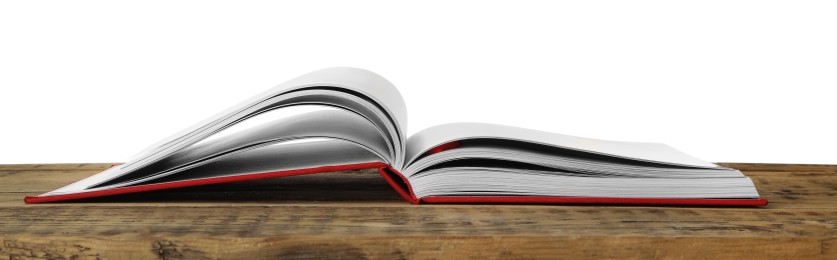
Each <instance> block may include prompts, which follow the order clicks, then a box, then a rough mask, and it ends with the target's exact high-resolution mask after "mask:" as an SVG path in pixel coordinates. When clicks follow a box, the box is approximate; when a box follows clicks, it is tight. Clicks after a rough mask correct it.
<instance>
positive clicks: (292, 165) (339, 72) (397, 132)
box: [25, 68, 406, 203]
mask: <svg viewBox="0 0 837 260" xmlns="http://www.w3.org/2000/svg"><path fill="white" fill-rule="evenodd" d="M300 107H305V108H308V109H303V110H298V109H297V108H300ZM283 111H284V112H287V111H291V112H297V113H296V114H290V115H289V114H287V113H285V114H282V115H280V116H279V117H276V116H275V115H274V117H275V118H272V117H270V116H268V115H270V114H271V113H276V112H283ZM265 118H268V119H269V120H267V121H265V120H264V119H265ZM253 121H256V122H257V123H258V124H249V125H248V122H253ZM262 121H264V122H262ZM404 122H406V109H405V105H404V101H403V99H402V98H401V96H400V94H399V93H398V91H397V90H396V89H395V87H394V86H392V85H391V84H390V83H389V82H388V81H386V80H385V79H383V78H382V77H380V76H378V75H377V74H374V73H372V72H369V71H365V70H361V69H353V68H331V69H325V70H320V71H315V72H312V73H309V74H306V75H303V76H301V77H299V78H296V79H293V80H291V81H288V82H286V83H284V84H282V85H279V86H277V87H274V88H273V89H271V90H269V91H266V92H264V93H262V94H259V95H257V96H255V97H253V98H251V99H249V100H247V101H245V102H242V103H240V104H239V105H236V106H234V107H231V108H229V109H227V110H225V111H223V112H221V113H219V114H217V115H215V116H213V117H210V118H208V119H206V120H203V121H202V122H200V123H198V124H195V125H193V126H192V127H189V128H187V129H185V130H183V131H181V132H179V133H177V134H174V135H172V136H170V137H168V138H166V139H164V140H162V141H160V142H159V143H157V144H155V145H152V146H151V147H149V148H147V149H146V150H144V151H142V152H141V153H140V154H138V155H136V156H134V158H132V159H130V160H128V161H127V162H126V163H125V164H121V165H115V166H114V167H111V168H110V169H107V170H105V171H103V172H101V173H98V174H95V175H93V176H90V177H88V178H85V179H82V180H80V181H77V182H74V183H72V184H69V185H67V186H64V187H61V188H58V189H56V190H53V191H50V192H47V193H44V194H41V195H37V196H30V197H27V198H26V199H25V201H26V202H27V203H41V202H54V201H64V200H72V199H81V198H91V197H99V196H107V195H115V194H124V193H133V192H140V191H149V190H159V189H168V188H177V187H188V186H196V185H205V184H212V183H222V182H231V181H243V180H253V179H263V178H274V177H282V176H291V175H301V174H311V173H319V172H330V171H341V170H356V169H366V168H380V167H385V166H390V165H400V164H402V163H403V160H404V158H403V156H402V155H403V154H404V152H403V151H404V143H405V137H404V133H405V130H404V128H405V127H406V124H405V123H404ZM242 125H246V126H247V127H243V128H242V127H238V128H237V127H236V126H242ZM251 125H252V126H251ZM161 127H162V126H161Z"/></svg>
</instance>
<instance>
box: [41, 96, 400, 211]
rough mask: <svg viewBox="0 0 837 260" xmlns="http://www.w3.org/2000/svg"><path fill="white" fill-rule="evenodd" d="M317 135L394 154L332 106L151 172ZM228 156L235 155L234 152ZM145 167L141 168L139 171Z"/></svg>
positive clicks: (195, 151) (199, 148)
mask: <svg viewBox="0 0 837 260" xmlns="http://www.w3.org/2000/svg"><path fill="white" fill-rule="evenodd" d="M317 137H326V138H335V139H343V140H347V141H351V142H354V143H357V144H358V145H359V146H365V147H366V148H368V149H369V150H370V151H374V152H375V153H376V154H379V157H381V159H380V160H382V161H384V162H387V163H389V162H390V161H391V160H392V157H393V156H394V155H393V153H394V151H393V150H392V148H391V147H388V145H389V142H388V141H387V140H385V139H384V137H383V134H382V133H381V132H380V130H378V129H377V128H376V127H375V126H374V125H373V124H372V123H371V122H369V121H368V120H367V119H365V118H363V117H362V116H360V115H357V114H355V113H352V112H349V111H345V110H340V109H328V110H322V111H315V112H308V113H303V114H300V115H296V116H292V117H287V118H283V119H280V120H276V121H273V122H269V123H266V124H264V125H261V126H257V127H254V128H251V129H248V130H245V131H241V132H239V133H235V134H233V135H230V136H227V137H225V138H221V139H217V140H212V141H210V142H206V143H201V144H198V145H195V146H191V147H187V148H184V149H182V150H180V151H178V152H176V153H174V154H171V155H170V157H167V158H166V159H165V160H162V161H159V162H157V163H156V164H150V165H148V166H147V167H155V170H154V171H152V172H151V173H150V174H155V176H154V178H159V177H163V176H166V175H169V174H173V173H176V172H177V171H169V170H170V169H175V168H177V167H181V166H184V165H189V166H190V167H194V166H197V165H190V164H191V163H193V162H195V161H198V160H201V159H206V158H212V157H213V156H215V155H217V154H221V153H227V152H229V151H234V150H236V149H238V148H242V147H248V146H251V145H254V144H265V145H266V144H269V143H270V142H277V141H284V140H294V139H300V138H317ZM227 155H228V156H229V155H233V154H232V153H230V154H227ZM216 159H220V158H212V159H211V160H206V161H203V162H202V163H209V162H211V161H213V160H216ZM187 168H188V167H187ZM143 169H144V168H140V169H138V170H143ZM179 170H183V169H179ZM103 173H104V172H103ZM109 177H112V176H109V175H105V174H101V173H100V174H97V175H94V176H91V177H88V178H85V179H83V180H81V181H78V182H75V183H73V184H70V185H67V186H65V187H62V188H60V189H57V190H55V191H52V192H50V193H49V195H53V194H62V193H70V192H78V191H82V190H85V189H87V188H88V187H90V186H93V185H97V184H99V183H103V182H105V181H107V180H110V179H113V178H109ZM105 178H107V179H105ZM147 179H150V178H144V179H139V180H136V181H131V182H128V183H127V184H128V185H130V184H135V183H138V182H141V181H145V180H147ZM116 186H122V185H110V187H116Z"/></svg>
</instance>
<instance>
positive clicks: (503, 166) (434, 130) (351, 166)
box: [26, 68, 767, 206]
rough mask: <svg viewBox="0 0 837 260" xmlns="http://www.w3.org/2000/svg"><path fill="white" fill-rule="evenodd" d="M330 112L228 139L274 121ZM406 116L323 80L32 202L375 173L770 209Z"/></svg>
mask: <svg viewBox="0 0 837 260" xmlns="http://www.w3.org/2000/svg"><path fill="white" fill-rule="evenodd" d="M294 106H320V107H322V108H323V109H320V110H315V111H308V112H304V113H299V114H296V115H292V116H288V117H283V118H280V119H276V120H273V121H268V122H266V123H263V124H260V125H256V126H253V127H250V128H246V129H243V130H239V131H237V132H233V133H225V132H224V131H223V130H225V129H228V130H229V128H230V127H233V126H234V125H236V124H239V123H242V122H246V121H247V120H248V119H252V118H254V117H256V116H257V115H260V114H264V113H266V112H268V111H275V110H287V109H291V107H294ZM406 123H407V109H406V106H405V104H404V100H403V99H402V97H401V94H400V93H399V92H398V90H397V89H396V88H395V87H394V86H393V85H392V84H391V83H389V82H388V81H387V80H386V79H384V78H382V77H381V76H379V75H377V74H374V73H372V72H369V71H366V70H362V69H355V68H329V69H324V70H319V71H315V72H312V73H309V74H306V75H303V76H300V77H298V78H295V79H293V80H290V81H288V82H286V83H284V84H281V85H279V86H276V87H274V88H272V89H270V90H268V91H266V92H263V93H261V94H259V95H256V96H254V97H252V98H250V99H248V100H246V101H244V102H242V103H240V104H238V105H236V106H234V107H231V108H229V109H227V110H224V111H223V112H221V113H218V114H217V115H215V116H212V117H210V118H207V119H206V120H204V121H202V122H200V123H198V124H195V125H194V126H192V127H189V128H187V129H185V130H183V131H181V132H179V133H177V134H174V135H172V136H170V137H169V138H166V139H164V140H162V141H160V142H159V143H157V144H154V145H152V146H150V147H149V148H147V149H146V150H145V151H142V152H141V153H139V154H138V155H136V156H135V157H134V158H132V159H130V160H129V161H128V162H126V163H125V164H121V165H118V166H114V167H111V168H110V169H107V170H105V171H103V172H101V173H98V174H96V175H93V176H90V177H88V178H85V179H83V180H80V181H78V182H75V183H72V184H70V185H67V186H65V187H62V188H59V189H56V190H53V191H50V192H47V193H44V194H41V195H38V196H31V197H27V198H26V202H27V203H40V202H52V201H64V200H73V199H81V198H91V197H99V196H106V195H114V194H124V193H133V192H141V191H150V190H159V189H168V188H177V187H187V186H196V185H205V184H213V183H223V182H232V181H243V180H254V179H263V178H275V177H282V176H291V175H301V174H312V173H319V172H330V171H340V170H357V169H368V168H376V169H378V172H379V173H380V174H381V175H382V176H383V178H385V179H386V180H387V182H388V183H389V184H391V185H392V187H393V188H394V189H395V190H396V191H398V193H400V194H401V195H402V196H403V197H404V198H405V199H406V200H408V201H409V202H411V203H416V204H418V203H421V202H424V203H470V202H487V203H604V204H673V205H740V206H758V205H765V204H766V203H767V201H766V200H765V199H762V198H760V197H759V194H758V192H757V191H756V189H755V186H754V185H753V182H752V181H751V180H750V178H748V177H747V176H744V175H743V174H742V173H741V172H739V171H737V170H734V169H730V168H725V167H721V166H718V165H715V164H712V163H708V162H705V161H702V160H700V159H697V158H694V157H692V156H689V155H687V154H685V153H682V152H680V151H677V150H675V149H673V148H671V147H669V146H666V145H663V144H655V143H633V142H616V141H604V140H596V139H590V138H582V137H575V136H568V135H561V134H556V133H548V132H542V131H535V130H529V129H523V128H517V127H511V126H503V125H494V124H484V123H454V124H446V125H440V126H436V127H431V128H429V129H426V130H423V131H420V132H418V133H416V134H415V135H413V136H411V137H409V138H407V136H406V134H405V133H406V127H407V125H406Z"/></svg>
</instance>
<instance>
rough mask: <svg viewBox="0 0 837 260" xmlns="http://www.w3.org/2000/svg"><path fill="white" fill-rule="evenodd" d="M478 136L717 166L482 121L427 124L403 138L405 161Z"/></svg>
mask: <svg viewBox="0 0 837 260" xmlns="http://www.w3.org/2000/svg"><path fill="white" fill-rule="evenodd" d="M478 138H493V139H504V140H514V141H521V142H531V143H536V144H542V145H550V146H555V147H560V148H565V149H571V150H577V151H582V152H589V153H595V154H601V155H607V156H613V157H618V158H626V159H634V160H639V161H647V162H655V163H662V164H671V165H681V166H691V167H702V168H718V167H719V166H717V165H714V164H712V163H709V162H705V161H703V160H700V159H697V158H695V157H692V156H690V155H688V154H685V153H683V152H680V151H678V150H676V149H674V148H671V147H670V146H667V145H665V144H658V143H637V142H618V141H607V140H598V139H592V138H584V137H577V136H571V135H563V134H557V133H550V132H544V131H538V130H532V129H525V128H519V127H512V126H504V125H496V124H486V123H453V124H445V125H440V126H435V127H431V128H428V129H425V130H422V131H420V132H418V133H416V134H415V135H413V136H411V137H410V138H409V139H408V140H407V156H406V157H407V163H406V165H408V166H409V165H410V164H411V163H412V162H414V161H415V160H416V158H418V157H419V156H421V155H422V154H424V153H425V152H427V151H429V150H430V149H432V148H433V147H436V146H439V145H442V144H446V143H449V142H453V141H458V140H465V139H478Z"/></svg>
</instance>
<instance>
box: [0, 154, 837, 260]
mask: <svg viewBox="0 0 837 260" xmlns="http://www.w3.org/2000/svg"><path fill="white" fill-rule="evenodd" d="M727 165H728V166H731V167H733V168H740V169H748V170H744V173H745V174H747V175H748V176H751V178H753V180H754V183H755V184H756V186H757V188H758V190H759V192H760V193H761V194H762V195H763V196H764V197H766V198H768V200H770V205H768V206H767V207H763V208H717V207H646V206H570V205H419V206H415V205H409V204H407V203H406V202H404V201H403V200H402V199H401V198H400V197H399V196H398V195H397V194H396V193H395V192H394V191H392V190H391V188H390V187H389V186H388V185H387V184H386V183H385V182H384V181H383V180H381V178H380V177H379V176H378V175H377V174H376V173H375V172H374V171H347V172H336V173H326V174H315V175H306V176H295V177H287V178H278V179H270V180H257V181H250V182H240V183H227V184H218V185H209V186H201V187H191V188H184V189H176V190H165V191H154V192H147V193H140V194H127V195H121V196H113V197H109V198H100V199H93V200H87V201H85V202H81V203H55V204H35V205H26V204H23V202H22V198H23V196H25V195H34V194H38V193H42V192H46V191H48V190H51V189H54V188H57V187H58V186H61V185H64V184H67V183H70V182H73V181H76V180H78V179H81V178H84V177H86V176H89V175H92V174H95V173H97V172H99V171H101V170H103V169H105V168H107V167H109V166H110V164H61V165H41V166H37V167H36V166H30V167H27V166H22V165H11V166H10V165H0V240H2V244H0V258H10V259H26V258H36V259H37V258H46V259H55V258H65V259H126V258H160V259H208V258H213V259H217V258H280V259H284V258H319V257H325V258H343V259H368V258H410V259H412V258H416V259H426V258H432V259H438V258H489V259H509V258H512V259H514V258H521V259H543V258H549V259H554V258H556V257H559V256H571V257H578V256H583V257H588V258H629V257H630V258H685V257H694V256H700V257H701V258H720V257H723V258H764V257H771V258H795V259H804V258H811V259H823V258H825V259H829V258H830V259H835V258H837V244H835V243H837V242H835V241H837V240H835V239H837V204H835V203H836V202H835V200H834V194H835V193H836V192H837V172H835V171H834V169H837V168H835V166H829V165H757V164H727Z"/></svg>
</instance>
